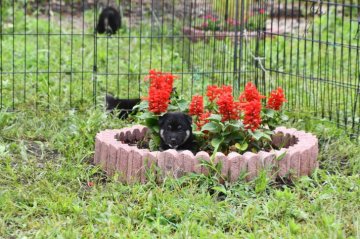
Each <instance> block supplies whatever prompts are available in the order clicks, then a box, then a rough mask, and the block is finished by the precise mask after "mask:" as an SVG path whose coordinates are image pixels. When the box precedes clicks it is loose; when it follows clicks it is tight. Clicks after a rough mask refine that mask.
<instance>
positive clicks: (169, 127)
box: [159, 112, 195, 151]
mask: <svg viewBox="0 0 360 239" xmlns="http://www.w3.org/2000/svg"><path fill="white" fill-rule="evenodd" d="M191 124H192V118H191V117H190V116H189V115H187V114H184V113H182V112H170V113H166V114H164V115H163V116H160V118H159V127H160V138H161V144H160V148H161V150H166V149H177V150H186V149H187V150H190V151H193V150H194V148H195V147H194V146H195V145H194V137H193V134H192V128H191Z"/></svg>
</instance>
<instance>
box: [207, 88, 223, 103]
mask: <svg viewBox="0 0 360 239" xmlns="http://www.w3.org/2000/svg"><path fill="white" fill-rule="evenodd" d="M220 94H221V89H220V88H219V87H217V86H216V85H209V86H208V87H207V90H206V96H207V97H208V99H209V101H210V102H214V101H215V100H216V99H217V97H218V96H219V95H220Z"/></svg>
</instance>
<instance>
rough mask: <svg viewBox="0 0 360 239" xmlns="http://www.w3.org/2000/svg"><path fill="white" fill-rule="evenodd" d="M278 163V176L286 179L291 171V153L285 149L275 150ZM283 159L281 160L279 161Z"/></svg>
mask: <svg viewBox="0 0 360 239" xmlns="http://www.w3.org/2000/svg"><path fill="white" fill-rule="evenodd" d="M275 155H276V159H275V160H276V161H277V165H278V169H279V170H278V176H280V177H286V176H287V174H288V173H289V169H290V157H289V153H288V151H287V150H285V149H280V150H275ZM279 158H281V160H278V159H279Z"/></svg>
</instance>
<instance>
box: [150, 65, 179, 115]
mask: <svg viewBox="0 0 360 239" xmlns="http://www.w3.org/2000/svg"><path fill="white" fill-rule="evenodd" d="M175 78H176V77H175V76H174V75H172V74H170V73H163V72H160V71H156V70H150V71H149V75H148V76H147V77H146V80H149V81H150V89H149V96H148V101H149V110H150V111H151V112H153V113H155V114H160V113H163V112H166V110H167V108H168V105H169V101H170V100H169V99H170V94H171V92H172V88H173V83H174V79H175Z"/></svg>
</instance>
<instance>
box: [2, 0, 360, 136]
mask: <svg viewBox="0 0 360 239" xmlns="http://www.w3.org/2000/svg"><path fill="white" fill-rule="evenodd" d="M107 6H112V7H114V8H115V9H117V10H118V11H119V13H120V14H121V16H122V26H121V28H120V29H119V30H118V31H117V32H116V34H113V35H107V34H99V33H97V32H96V31H95V28H96V25H97V21H98V18H99V15H100V13H101V11H102V10H103V9H104V8H105V7H107ZM0 9H1V12H0V42H1V44H0V107H1V110H21V109H24V108H34V109H37V110H42V109H46V110H51V108H53V107H57V108H63V109H69V108H77V109H81V108H88V107H92V106H101V105H103V102H104V96H105V94H113V95H115V96H118V97H120V98H138V97H141V96H145V95H146V93H147V92H146V91H147V85H146V83H145V82H144V77H145V75H147V74H148V71H149V70H150V69H158V70H161V71H165V72H172V73H174V74H176V75H178V76H179V78H178V80H177V81H176V83H175V85H176V87H177V90H178V91H179V93H182V94H183V95H185V96H186V97H188V98H190V97H191V96H192V95H193V94H198V93H201V94H204V91H205V90H206V86H207V85H210V84H218V85H220V84H231V85H232V86H233V88H234V94H235V95H239V92H241V91H242V90H243V88H244V85H245V84H246V82H248V81H252V82H254V83H255V84H256V85H257V86H258V88H259V90H260V91H261V92H262V93H263V94H266V93H267V92H269V91H270V90H272V89H274V88H276V87H278V86H281V87H283V88H284V90H285V93H286V96H287V99H288V103H287V110H290V111H294V112H296V111H299V112H307V113H308V114H309V115H310V116H315V117H319V118H324V119H327V120H329V121H331V122H335V123H336V124H337V125H338V126H339V127H342V128H344V129H346V130H347V131H348V132H349V133H351V134H352V135H354V136H355V137H358V136H359V133H360V102H359V100H360V74H359V72H360V59H359V53H360V47H359V41H360V32H359V31H360V30H359V28H360V5H359V2H358V1H356V0H333V1H321V0H297V1H296V0H273V1H264V0H132V1H130V0H123V1H110V0H108V1H100V0H99V1H97V0H51V1H46V0H27V1H0Z"/></svg>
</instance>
